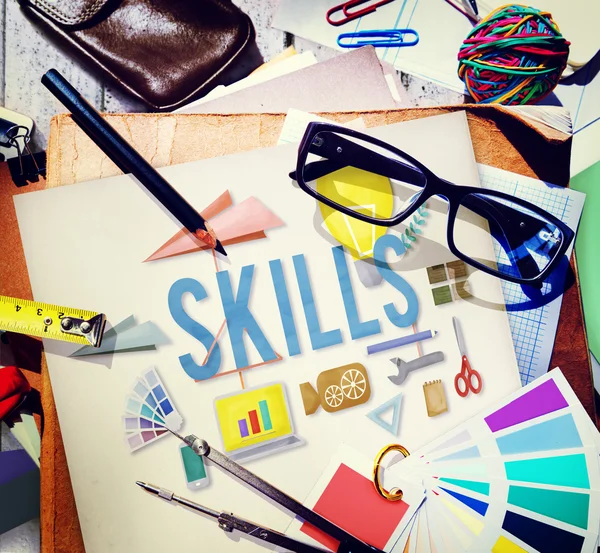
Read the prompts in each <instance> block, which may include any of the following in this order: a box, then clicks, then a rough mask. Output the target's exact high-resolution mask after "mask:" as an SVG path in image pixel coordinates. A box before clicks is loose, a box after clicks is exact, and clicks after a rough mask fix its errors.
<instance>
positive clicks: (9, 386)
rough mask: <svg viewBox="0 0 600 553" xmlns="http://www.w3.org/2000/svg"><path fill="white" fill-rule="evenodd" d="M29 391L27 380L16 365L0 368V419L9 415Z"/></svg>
mask: <svg viewBox="0 0 600 553" xmlns="http://www.w3.org/2000/svg"><path fill="white" fill-rule="evenodd" d="M30 391H31V386H30V385H29V382H27V379H26V378H25V376H23V373H22V372H21V371H20V370H19V369H17V367H4V368H3V369H0V420H3V419H5V418H6V417H7V416H8V415H10V413H12V412H13V411H14V410H15V408H16V407H18V406H19V405H20V404H21V402H22V401H23V399H25V396H26V395H27V394H28V393H29V392H30Z"/></svg>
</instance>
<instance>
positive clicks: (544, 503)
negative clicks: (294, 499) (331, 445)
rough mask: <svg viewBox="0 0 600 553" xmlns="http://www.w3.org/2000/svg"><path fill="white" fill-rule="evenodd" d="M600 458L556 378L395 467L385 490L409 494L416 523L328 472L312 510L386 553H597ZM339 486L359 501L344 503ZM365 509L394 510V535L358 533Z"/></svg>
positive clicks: (590, 430)
mask: <svg viewBox="0 0 600 553" xmlns="http://www.w3.org/2000/svg"><path fill="white" fill-rule="evenodd" d="M599 454H600V434H599V433H598V430H597V429H596V427H595V426H594V424H593V423H592V421H591V420H590V418H589V417H588V415H587V413H586V412H585V410H584V408H583V406H582V405H581V403H580V402H579V400H578V399H577V397H576V396H575V394H574V393H573V390H572V389H571V388H570V386H569V384H568V383H567V381H566V379H565V377H564V376H563V374H562V373H561V372H560V370H558V369H556V370H553V371H551V372H550V373H548V374H547V375H545V376H543V377H541V378H539V379H537V380H535V381H534V382H532V383H531V384H529V385H528V386H526V387H524V388H521V389H520V390H518V391H517V392H515V393H514V394H512V395H511V396H509V397H508V398H506V399H504V400H503V401H502V402H501V403H500V404H497V405H496V406H495V407H494V408H492V409H488V410H486V411H484V412H482V413H480V414H479V415H477V416H475V417H473V418H472V419H470V420H468V421H466V422H464V423H463V424H461V425H459V426H458V427H456V428H455V429H454V430H452V431H450V432H448V433H446V434H445V435H444V436H442V437H441V438H439V439H438V440H436V441H434V442H432V443H430V444H428V445H427V446H425V447H424V448H422V449H421V450H419V451H416V452H414V453H413V454H412V455H410V456H409V457H408V458H406V459H404V460H402V461H401V462H399V463H392V464H390V468H389V469H387V470H386V471H385V474H384V485H385V487H386V489H392V488H396V487H399V488H400V489H402V490H403V491H404V492H405V496H404V498H403V499H402V501H401V502H399V503H404V502H405V501H407V502H408V503H409V504H410V505H413V506H416V507H417V508H418V510H416V513H415V515H414V517H413V516H411V517H407V516H402V513H400V511H399V510H397V509H399V507H398V506H397V503H395V502H389V501H387V500H385V499H383V498H381V497H379V496H378V495H377V493H376V492H375V489H374V487H373V484H372V482H369V488H368V490H367V489H366V488H365V490H364V492H363V495H362V496H360V495H359V494H358V493H356V492H355V490H358V486H357V484H356V483H353V484H352V486H349V485H348V484H349V482H348V481H346V480H347V479H346V480H342V479H341V477H340V475H339V474H338V472H339V470H338V472H336V473H334V472H333V471H332V470H329V471H326V472H325V473H324V475H323V476H322V477H321V479H320V480H319V481H318V482H317V484H316V485H315V488H314V489H313V491H312V492H311V494H310V495H309V497H308V498H307V501H306V503H305V504H306V505H307V506H310V507H312V508H315V509H317V508H322V510H323V512H322V514H325V515H326V516H330V517H336V518H335V520H334V519H333V518H331V520H334V521H335V523H336V524H338V526H341V527H342V528H346V529H347V530H348V531H349V532H351V533H353V528H354V531H355V532H356V534H355V535H357V536H358V533H359V532H361V531H363V530H364V532H363V533H362V534H361V537H362V539H364V540H365V541H367V542H368V543H370V544H371V545H374V546H376V547H380V548H381V549H383V550H384V551H386V552H388V553H389V552H391V553H455V552H456V553H484V552H486V553H487V552H491V553H524V552H531V553H556V552H564V553H583V552H590V553H591V552H592V551H593V552H595V551H596V548H597V544H598V534H599V527H600V458H599ZM338 455H339V454H338ZM354 455H355V456H357V455H359V454H358V453H354ZM334 459H335V458H334ZM348 459H352V456H351V454H350V453H348V452H345V453H344V457H343V459H342V461H343V462H344V463H345V464H347V465H348ZM336 463H337V464H336ZM336 463H333V464H334V465H335V468H337V466H338V465H339V461H336ZM362 473H363V474H366V469H364V470H363V471H362ZM341 483H343V484H344V485H343V486H342V488H348V489H352V493H350V494H347V495H346V496H343V497H342V496H341V492H340V489H341V488H340V484H341ZM421 486H422V488H421V489H423V488H424V490H425V498H426V499H425V501H423V502H422V503H421V502H420V501H419V500H418V492H415V490H418V489H419V487H421ZM340 498H341V499H340ZM406 498H409V499H406ZM367 502H369V504H371V503H372V505H373V507H372V508H371V507H370V508H369V509H371V510H372V509H374V508H375V507H377V509H379V508H386V507H387V509H388V510H389V511H390V514H391V515H393V517H392V518H391V519H390V521H395V522H394V523H393V524H392V526H390V528H389V529H385V528H384V527H383V526H382V525H381V524H379V523H380V522H381V521H382V520H383V519H381V520H378V521H376V520H372V521H371V523H370V524H367V527H366V529H363V530H361V528H362V526H361V525H360V524H357V523H356V522H355V521H354V519H355V518H356V517H355V514H356V513H362V512H363V511H364V506H365V505H366V504H367ZM381 502H383V504H381ZM386 503H387V506H386V505H385V504H386ZM394 506H396V507H394ZM394 509H396V510H394ZM364 517H365V515H361V517H360V520H363V518H364ZM394 517H395V518H394ZM300 533H304V534H305V539H306V536H309V537H310V538H312V539H313V540H316V541H317V542H319V543H320V544H321V545H325V546H327V547H329V548H330V549H332V550H335V548H334V547H331V546H330V544H329V543H326V542H325V541H324V540H320V539H319V536H317V535H315V534H314V532H312V531H311V529H310V528H308V529H307V528H304V527H301V526H300V524H298V523H292V525H291V526H290V528H289V529H288V534H296V535H299V534H300Z"/></svg>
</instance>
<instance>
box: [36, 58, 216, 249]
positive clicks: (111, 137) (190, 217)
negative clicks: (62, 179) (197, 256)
mask: <svg viewBox="0 0 600 553" xmlns="http://www.w3.org/2000/svg"><path fill="white" fill-rule="evenodd" d="M42 83H43V85H44V86H45V87H46V88H47V89H48V90H49V91H50V92H52V94H54V96H56V98H58V100H59V101H60V102H61V103H62V104H63V105H64V106H65V107H66V108H67V109H68V110H69V111H70V112H71V116H72V117H73V121H75V123H77V124H78V125H79V127H81V129H82V130H83V131H84V132H85V134H87V135H88V136H89V137H90V138H91V139H92V140H93V141H94V143H95V144H96V145H97V146H98V147H99V148H100V149H101V150H102V151H103V152H104V153H105V154H106V155H107V156H108V157H109V158H110V159H111V160H112V161H113V162H114V163H115V165H116V166H117V167H118V168H119V169H121V171H123V172H124V173H131V174H132V175H133V176H134V177H136V178H137V179H138V181H139V182H140V183H141V184H142V185H144V186H145V187H146V189H147V190H148V191H149V192H150V193H151V194H152V195H153V196H154V197H155V198H156V199H157V200H158V201H159V202H160V203H161V204H162V205H163V206H164V207H165V208H166V209H167V210H168V211H169V213H171V214H172V215H173V216H174V217H175V218H176V219H177V220H178V221H179V222H180V223H181V224H182V225H183V226H184V227H185V228H186V229H188V230H189V231H190V232H191V233H192V234H193V235H194V236H196V237H197V238H198V239H199V240H201V241H202V242H204V243H206V244H207V245H209V246H210V247H211V248H214V249H215V250H216V251H218V252H219V253H222V254H224V255H227V254H226V253H225V249H224V248H223V245H222V244H221V242H220V241H219V240H218V238H217V237H216V236H215V233H214V231H213V230H212V228H211V227H210V225H209V224H208V223H207V222H206V221H205V220H204V218H203V217H202V216H201V215H200V214H199V213H198V212H197V211H196V210H195V209H194V208H193V207H192V206H191V205H190V204H189V203H188V202H187V201H186V199H185V198H184V197H183V196H182V195H181V194H179V192H177V190H175V189H174V188H173V187H172V186H171V185H170V184H169V183H168V182H167V181H166V180H165V179H164V178H163V177H162V176H161V175H160V174H159V173H158V171H157V170H156V169H154V167H152V166H151V165H150V164H149V163H148V162H147V161H146V160H145V159H144V158H143V157H142V156H141V155H140V154H139V153H138V152H137V151H136V150H135V149H134V148H133V147H132V146H131V145H130V144H129V143H128V142H127V141H126V140H125V139H124V138H123V137H122V136H121V135H120V134H119V133H118V132H117V131H116V130H115V129H114V128H113V127H112V126H111V125H109V124H108V123H107V122H106V121H105V120H104V119H103V118H102V116H101V115H100V114H99V113H98V112H97V111H96V110H95V109H94V108H93V107H92V106H91V105H90V104H89V102H88V101H87V100H85V98H83V97H82V96H81V94H79V92H77V90H75V88H74V87H73V86H72V85H71V84H70V83H69V81H67V80H66V79H65V78H64V77H63V76H62V75H61V74H60V73H59V72H58V71H57V70H56V69H50V71H48V72H47V73H46V74H45V75H44V76H43V77H42Z"/></svg>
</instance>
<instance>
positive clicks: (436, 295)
mask: <svg viewBox="0 0 600 553" xmlns="http://www.w3.org/2000/svg"><path fill="white" fill-rule="evenodd" d="M431 293H432V294H433V303H434V304H435V305H442V304H444V303H450V302H451V301H452V293H451V292H450V286H448V285H446V286H440V287H439V288H434V289H433V290H432V291H431Z"/></svg>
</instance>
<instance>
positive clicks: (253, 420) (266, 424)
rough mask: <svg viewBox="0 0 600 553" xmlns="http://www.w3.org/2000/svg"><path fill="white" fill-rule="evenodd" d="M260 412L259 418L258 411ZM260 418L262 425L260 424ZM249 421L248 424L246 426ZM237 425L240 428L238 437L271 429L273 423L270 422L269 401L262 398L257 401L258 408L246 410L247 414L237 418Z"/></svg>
mask: <svg viewBox="0 0 600 553" xmlns="http://www.w3.org/2000/svg"><path fill="white" fill-rule="evenodd" d="M259 412H260V419H259V417H258V413H259ZM261 420H262V425H261ZM248 423H250V426H248ZM238 427H239V429H240V437H241V438H242V439H243V438H248V437H250V435H251V434H250V432H252V435H255V434H260V433H261V432H269V431H271V430H273V424H272V422H271V413H270V412H269V403H268V402H267V400H265V399H263V400H261V401H259V402H258V409H252V410H251V411H248V415H247V416H246V417H244V418H243V419H240V420H238Z"/></svg>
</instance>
